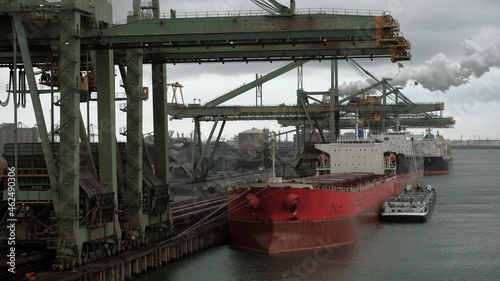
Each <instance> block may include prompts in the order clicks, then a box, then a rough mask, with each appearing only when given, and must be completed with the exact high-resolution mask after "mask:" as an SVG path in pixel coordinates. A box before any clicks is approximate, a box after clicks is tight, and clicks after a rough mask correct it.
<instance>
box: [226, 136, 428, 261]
mask: <svg viewBox="0 0 500 281" xmlns="http://www.w3.org/2000/svg"><path fill="white" fill-rule="evenodd" d="M383 139H387V140H389V139H390V141H384V140H380V139H363V140H350V141H339V142H338V143H329V144H316V148H317V149H318V150H320V151H322V153H321V154H319V156H318V161H317V175H316V176H312V177H305V178H300V179H295V180H286V181H285V180H282V179H281V178H277V177H276V176H275V173H274V170H273V172H272V175H271V177H270V178H268V179H267V180H266V179H255V180H253V181H250V182H245V183H239V184H238V185H236V186H234V187H232V188H230V189H229V191H228V209H229V215H228V217H229V223H228V225H229V243H230V246H231V247H233V248H238V249H246V250H253V251H258V252H263V253H267V254H277V253H286V252H294V251H301V250H309V249H316V248H323V247H332V246H339V245H343V244H347V243H351V242H353V241H356V240H358V239H359V238H361V237H362V236H363V235H364V234H365V233H366V232H368V231H369V230H370V229H371V228H372V227H373V226H374V225H375V224H376V223H377V222H378V220H379V214H380V209H381V207H382V203H383V202H384V201H386V200H387V199H388V198H390V197H391V196H394V195H396V194H399V193H400V192H401V191H402V190H403V189H404V188H405V187H406V186H407V185H408V184H411V183H413V184H415V183H416V181H418V180H420V179H421V178H422V177H423V161H422V158H418V157H417V158H415V157H414V156H412V155H411V154H410V155H404V154H403V153H402V150H403V148H404V147H412V143H413V141H412V140H409V139H407V138H406V137H405V136H404V135H401V134H395V135H393V136H384V137H383ZM395 143H397V144H395ZM417 167H420V170H419V169H418V168H417ZM412 171H413V172H412Z"/></svg>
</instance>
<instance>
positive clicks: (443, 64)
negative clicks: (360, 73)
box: [391, 39, 500, 92]
mask: <svg viewBox="0 0 500 281" xmlns="http://www.w3.org/2000/svg"><path fill="white" fill-rule="evenodd" d="M461 45H462V47H463V49H464V56H463V58H462V59H461V61H460V62H458V63H454V62H453V61H452V60H451V59H448V58H447V57H446V55H444V54H442V53H439V54H437V55H435V56H434V57H432V58H431V59H429V60H428V61H426V62H425V67H423V68H421V69H419V70H416V71H414V73H413V75H412V73H409V72H406V71H401V72H399V73H397V74H396V75H394V76H393V81H392V83H391V84H393V85H400V86H406V84H407V83H408V81H409V80H415V81H417V82H418V83H419V84H421V85H422V86H423V87H424V88H426V89H428V90H430V91H441V92H446V91H447V90H449V89H450V87H458V86H460V85H463V84H466V83H467V82H469V80H470V78H471V77H476V78H479V77H481V76H483V74H485V73H486V72H488V71H490V70H491V69H492V68H500V53H499V51H498V48H497V46H496V45H495V44H494V43H489V44H487V45H485V46H480V45H479V44H478V43H476V42H474V41H472V40H468V39H467V40H464V41H463V42H462V43H461Z"/></svg>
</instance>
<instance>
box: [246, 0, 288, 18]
mask: <svg viewBox="0 0 500 281" xmlns="http://www.w3.org/2000/svg"><path fill="white" fill-rule="evenodd" d="M252 2H253V3H255V4H256V5H257V6H259V7H261V8H262V9H263V10H264V11H266V12H268V13H270V14H273V15H276V14H280V15H293V14H295V0H291V1H290V8H288V7H287V6H285V5H282V4H280V3H278V1H275V0H252Z"/></svg>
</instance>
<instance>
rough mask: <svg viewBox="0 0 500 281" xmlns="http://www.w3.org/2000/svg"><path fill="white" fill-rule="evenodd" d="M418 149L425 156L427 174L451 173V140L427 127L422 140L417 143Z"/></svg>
mask: <svg viewBox="0 0 500 281" xmlns="http://www.w3.org/2000/svg"><path fill="white" fill-rule="evenodd" d="M416 149H417V151H418V153H419V154H420V155H422V156H423V157H424V174H425V175H442V174H449V173H450V172H451V171H452V169H453V154H452V153H451V151H450V142H449V141H448V140H445V139H444V138H443V136H441V135H440V134H439V132H438V133H437V135H434V134H432V132H431V130H430V129H427V131H426V134H425V136H424V137H423V138H422V140H420V141H418V142H417V143H416Z"/></svg>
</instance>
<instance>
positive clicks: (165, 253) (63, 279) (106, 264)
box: [36, 222, 227, 281]
mask: <svg viewBox="0 0 500 281" xmlns="http://www.w3.org/2000/svg"><path fill="white" fill-rule="evenodd" d="M226 242H227V223H225V222H218V223H214V224H212V225H210V226H206V227H204V228H202V229H199V230H197V231H194V232H190V233H189V234H186V235H183V236H181V237H176V238H175V239H172V240H165V241H160V242H157V243H153V244H151V245H145V246H141V247H139V248H136V249H131V250H128V251H126V252H123V253H120V254H118V255H116V256H113V257H109V258H105V259H103V260H99V261H95V262H92V263H89V264H86V265H83V266H80V267H78V268H77V269H76V272H72V271H54V272H42V273H40V274H37V279H36V280H60V281H90V280H92V281H107V280H109V281H111V280H113V281H125V280H133V279H134V278H135V277H136V276H138V275H140V274H142V273H145V272H146V271H149V270H154V269H156V268H158V267H161V266H165V265H168V264H169V263H170V262H175V261H178V260H180V259H181V258H182V257H185V256H187V255H189V254H191V253H195V252H198V251H202V250H205V249H208V248H210V247H212V246H214V245H220V244H224V243H226Z"/></svg>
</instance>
